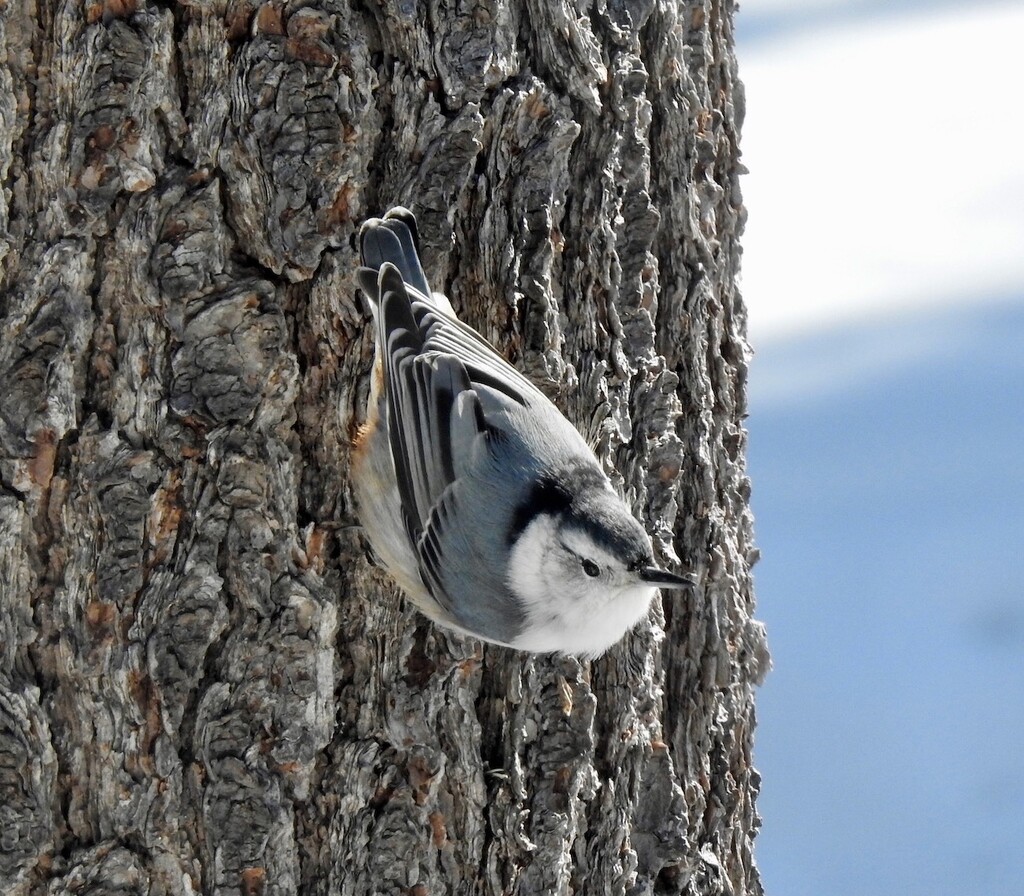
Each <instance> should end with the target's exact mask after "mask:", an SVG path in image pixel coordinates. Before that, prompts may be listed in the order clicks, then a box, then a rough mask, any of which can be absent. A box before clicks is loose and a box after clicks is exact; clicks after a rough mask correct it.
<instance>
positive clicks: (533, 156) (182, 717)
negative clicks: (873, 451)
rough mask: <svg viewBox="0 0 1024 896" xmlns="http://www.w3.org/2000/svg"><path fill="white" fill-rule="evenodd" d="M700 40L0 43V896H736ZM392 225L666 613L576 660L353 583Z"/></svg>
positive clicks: (735, 191)
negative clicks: (685, 586)
mask: <svg viewBox="0 0 1024 896" xmlns="http://www.w3.org/2000/svg"><path fill="white" fill-rule="evenodd" d="M733 13H734V10H733V5H732V4H731V3H730V2H728V0H721V2H719V0H703V2H701V0H691V2H679V3H675V2H670V0H595V2H583V0H554V2H551V0H479V2H476V3H472V4H470V3H457V2H451V0H429V2H427V3H420V4H417V3H413V2H411V0H310V2H268V3H262V4H260V3H259V2H258V0H177V2H176V0H54V2H52V3H50V2H46V3H37V2H33V0H7V2H5V3H3V4H0V29H2V31H0V45H2V50H0V53H2V56H0V122H2V127H0V178H2V187H3V190H2V193H0V247H2V248H0V252H2V254H3V270H2V278H3V279H2V306H0V315H2V320H3V331H2V334H0V383H2V388H0V455H2V456H0V891H2V892H3V893H4V894H10V896H20V894H28V893H33V894H42V893H47V894H51V896H59V894H71V893H74V894H101V893H103V894H108V893H144V894H152V896H156V894H192V893H211V894H212V893H216V894H222V893H223V894H229V893H230V894H237V893H243V894H286V893H303V894H338V893H341V894H368V893H382V894H383V893H387V894H391V893H395V894H398V893H403V894H442V893H458V894H471V893H473V894H499V893H518V894H549V893H550V894H558V893H578V894H606V893H607V894H615V893H651V892H657V893H687V894H701V896H705V894H719V893H722V894H724V893H730V894H740V893H759V892H760V889H761V888H760V883H759V879H758V875H757V871H756V868H755V866H754V863H753V860H752V854H751V844H752V839H753V837H754V834H755V831H756V829H757V824H758V818H757V815H756V812H755V808H754V797H755V795H756V793H757V789H758V777H757V773H756V772H755V770H754V768H753V767H752V764H751V739H752V729H753V724H754V709H753V702H752V687H753V685H754V684H755V683H756V682H757V681H758V680H759V678H760V676H761V675H762V674H763V672H764V670H765V668H766V664H767V653H766V649H765V645H764V638H763V632H762V630H761V627H760V626H759V624H758V623H757V622H755V621H753V620H752V618H751V616H752V609H753V597H752V591H751V582H750V575H749V570H750V565H751V562H752V559H753V556H754V551H753V548H752V542H751V519H750V514H749V510H748V501H747V499H748V492H749V486H748V481H747V478H746V475H745V472H744V446H745V433H744V430H743V427H742V419H743V415H744V402H745V399H744V384H745V377H746V371H747V366H746V359H747V354H748V351H747V346H746V343H745V337H744V311H743V306H742V304H741V301H740V298H739V296H738V294H737V291H736V286H735V277H736V273H737V268H738V263H739V255H740V250H739V246H738V241H737V240H738V235H739V233H740V230H741V228H742V223H743V210H742V207H741V202H740V193H739V188H738V185H737V178H738V174H739V172H740V165H739V163H738V155H739V153H738V146H737V141H738V129H739V125H740V121H741V118H742V111H743V103H742V92H741V88H740V85H739V82H738V80H737V74H736V66H735V61H734V58H733V53H732V17H733ZM396 202H401V203H404V204H407V205H410V206H412V207H413V208H414V209H415V210H416V212H417V213H418V216H419V219H420V224H421V230H422V235H423V239H424V243H425V253H424V254H425V258H426V261H427V263H428V265H429V270H428V273H429V275H430V276H431V277H432V279H433V281H434V282H435V284H437V285H439V286H443V287H445V288H446V289H447V291H448V292H449V293H450V295H451V296H452V299H453V302H454V304H455V306H456V308H458V309H459V310H460V313H461V314H462V315H463V316H464V317H465V318H466V319H467V320H468V321H469V322H470V323H472V324H473V325H474V326H476V327H477V328H478V329H480V330H481V331H482V332H483V333H484V334H485V335H486V336H487V337H488V338H489V339H491V340H492V341H493V342H494V343H495V344H496V345H498V346H499V347H500V348H502V349H503V350H505V351H506V352H507V355H508V357H509V358H510V359H511V360H513V362H514V363H516V364H518V365H519V366H520V367H521V368H522V369H524V370H525V371H527V372H528V374H529V376H531V377H532V378H533V379H534V380H535V381H536V382H537V383H538V384H539V385H541V386H542V387H543V388H544V389H546V390H547V391H548V393H549V394H551V395H552V396H553V397H554V398H555V399H556V401H557V402H559V403H560V405H561V406H562V407H563V408H564V409H565V410H566V412H567V414H568V415H569V417H570V418H571V419H572V420H573V421H574V422H576V423H577V424H578V425H579V426H580V428H581V430H582V431H583V432H584V433H585V434H588V435H589V436H590V437H591V438H592V439H593V440H594V441H595V443H596V444H597V445H598V446H599V453H600V455H601V456H602V457H603V458H604V459H606V461H607V464H608V467H609V469H613V470H615V471H617V473H616V475H617V476H618V481H619V483H620V484H621V487H622V488H623V490H624V492H625V494H627V496H628V497H629V499H630V500H631V501H632V503H633V505H634V507H635V509H636V511H637V513H638V514H639V515H640V518H641V519H642V520H644V521H645V523H646V524H647V526H648V528H649V530H650V531H651V532H652V533H653V536H654V540H655V545H656V550H657V554H658V556H659V558H660V559H661V560H663V561H674V560H675V559H676V558H678V559H679V560H681V561H682V562H683V564H684V565H685V566H686V567H689V568H692V569H693V570H695V571H697V573H698V574H699V576H700V580H701V584H700V587H699V588H698V589H697V592H696V593H695V594H694V595H693V596H692V598H685V599H678V598H677V599H676V600H675V602H671V603H670V602H668V601H667V600H666V602H665V603H664V605H662V604H660V603H657V602H656V606H654V607H653V608H652V612H651V614H650V621H649V622H648V623H645V624H643V625H641V626H640V628H639V629H638V630H637V631H636V632H635V633H633V634H632V635H630V636H629V637H627V638H626V640H625V642H624V643H623V644H622V645H620V646H619V647H617V648H615V649H614V650H612V651H611V653H609V654H608V655H607V656H605V657H603V658H601V659H600V660H599V661H596V662H594V663H589V664H587V663H583V664H581V663H579V662H577V661H576V660H574V659H571V658H537V657H531V656H527V655H523V654H519V653H516V652H513V651H509V650H501V649H495V648H491V647H487V648H483V647H482V646H481V645H480V644H479V643H476V642H474V641H472V640H469V639H464V638H460V637H455V636H451V635H448V634H445V633H444V632H441V631H439V630H438V629H436V628H434V627H432V626H431V625H430V624H429V623H427V622H425V621H424V620H423V619H422V618H421V617H419V616H417V615H416V614H415V613H414V612H413V611H412V610H411V609H410V608H409V607H407V606H405V605H404V604H403V602H402V601H401V599H400V596H399V595H398V594H397V593H396V592H395V591H394V589H393V588H392V587H390V586H389V584H388V582H387V580H386V578H385V577H384V576H383V575H382V574H380V573H379V572H378V571H376V570H375V569H374V568H373V567H372V565H371V564H370V563H368V562H367V559H366V557H365V553H364V545H363V543H362V540H361V536H360V533H359V530H358V529H357V528H356V527H355V526H354V523H355V522H356V516H355V509H354V508H353V506H352V501H351V492H350V489H349V483H348V477H347V461H348V453H349V445H350V440H351V438H352V436H353V434H354V432H355V430H356V428H357V426H358V425H359V423H360V421H361V419H362V415H363V412H364V403H365V399H366V392H367V371H368V367H369V362H370V359H371V354H372V333H371V328H370V326H369V320H368V316H367V313H366V311H365V309H364V308H363V307H362V306H361V304H360V303H358V302H357V301H355V300H354V298H353V276H352V275H353V271H354V268H355V264H356V260H355V257H354V248H353V247H354V231H355V228H356V227H357V226H358V223H359V221H360V220H361V219H362V218H363V217H365V216H366V215H368V214H373V213H379V212H382V211H383V210H384V209H385V208H386V207H387V206H389V205H390V204H393V203H396Z"/></svg>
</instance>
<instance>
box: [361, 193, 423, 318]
mask: <svg viewBox="0 0 1024 896" xmlns="http://www.w3.org/2000/svg"><path fill="white" fill-rule="evenodd" d="M419 242H420V241H419V232H418V230H417V228H416V218H415V216H414V215H413V213H412V212H411V211H409V209H407V208H402V206H400V205H398V206H395V207H394V208H393V209H391V210H390V211H388V212H387V213H386V214H385V215H384V217H383V218H370V219H369V220H368V221H366V222H365V223H364V224H363V226H362V227H360V228H359V253H360V256H361V258H362V262H363V266H362V267H361V268H359V270H358V272H357V277H358V278H359V285H360V286H361V287H362V289H363V291H364V292H365V293H366V294H367V295H368V296H369V297H370V300H371V301H372V302H373V304H374V305H376V304H377V303H378V302H379V301H380V286H379V277H380V270H381V268H382V267H383V266H384V265H385V264H393V265H394V266H395V267H396V268H398V272H399V273H400V274H401V275H402V280H403V281H404V282H405V284H406V286H410V287H412V288H413V289H415V290H417V291H418V292H420V293H422V294H423V295H424V296H426V297H427V298H431V297H432V296H431V292H430V284H429V283H428V282H427V275H426V274H424V273H423V266H422V265H421V264H420V256H419V251H418V250H419Z"/></svg>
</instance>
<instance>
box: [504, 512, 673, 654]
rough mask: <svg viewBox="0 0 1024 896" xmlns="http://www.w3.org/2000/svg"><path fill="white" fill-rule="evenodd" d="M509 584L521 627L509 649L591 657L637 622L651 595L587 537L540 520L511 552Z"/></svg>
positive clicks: (649, 589) (651, 590)
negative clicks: (522, 615)
mask: <svg viewBox="0 0 1024 896" xmlns="http://www.w3.org/2000/svg"><path fill="white" fill-rule="evenodd" d="M508 583H509V586H510V588H511V589H512V591H513V592H514V593H515V594H516V596H517V597H518V598H519V599H520V600H521V601H522V602H523V605H524V607H525V608H526V613H527V619H526V627H525V629H524V631H523V633H522V634H521V635H520V636H519V637H518V638H517V639H516V640H515V641H514V642H513V644H512V646H513V647H518V648H519V649H520V650H530V651H534V652H537V653H545V652H548V651H557V652H559V653H571V654H576V655H580V656H586V657H594V656H598V655H599V654H602V653H604V652H605V651H606V650H607V649H608V648H609V647H611V646H612V645H613V644H615V643H616V642H617V641H618V640H619V639H620V638H621V637H622V636H623V635H624V634H625V633H626V632H627V631H629V630H630V629H631V628H632V627H633V626H634V625H636V623H637V622H638V621H639V620H640V619H641V617H643V616H644V615H645V614H646V612H647V608H648V607H649V606H650V603H651V598H653V597H654V594H655V592H656V591H657V589H656V588H652V587H651V586H650V585H648V584H647V583H646V582H643V581H641V580H640V579H639V578H638V577H637V575H636V574H635V573H633V572H630V571H628V570H627V569H626V568H625V567H624V566H623V564H622V562H621V561H620V560H618V559H617V558H615V557H613V556H611V555H610V554H609V553H607V551H605V550H603V549H602V548H600V547H599V546H598V545H596V544H594V542H593V540H592V539H590V538H589V537H588V536H587V535H586V534H585V533H583V532H578V531H571V530H570V531H561V532H560V531H559V529H558V527H557V524H556V522H555V521H554V520H553V519H552V518H551V517H549V516H546V515H543V514H542V515H539V516H538V517H537V518H535V519H534V520H533V521H532V522H531V523H530V524H529V526H527V527H526V529H525V530H524V531H523V533H522V535H521V536H520V537H519V539H518V540H517V541H516V543H515V546H514V547H513V549H512V554H511V557H510V560H509V571H508Z"/></svg>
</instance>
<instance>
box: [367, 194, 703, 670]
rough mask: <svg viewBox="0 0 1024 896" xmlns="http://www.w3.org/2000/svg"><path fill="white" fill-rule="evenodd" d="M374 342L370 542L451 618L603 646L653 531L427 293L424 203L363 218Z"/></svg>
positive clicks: (530, 391) (537, 401) (643, 600)
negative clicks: (420, 209)
mask: <svg viewBox="0 0 1024 896" xmlns="http://www.w3.org/2000/svg"><path fill="white" fill-rule="evenodd" d="M359 241H360V251H361V255H362V263H363V267H361V268H360V269H359V274H358V277H359V285H360V286H361V287H362V288H363V290H364V291H365V292H366V293H367V295H368V296H369V299H370V302H371V305H372V306H373V314H374V318H375V321H376V325H377V348H376V358H375V363H374V373H373V378H372V382H371V387H370V400H369V408H368V411H367V422H366V424H365V425H364V427H363V428H362V430H361V431H360V433H359V436H358V438H357V440H356V445H355V451H354V453H353V467H352V474H353V475H352V481H353V484H354V487H355V493H356V500H357V502H358V505H359V517H360V522H361V523H362V525H363V528H364V529H365V531H366V533H367V535H368V536H369V540H370V543H371V545H372V546H373V549H374V551H375V553H376V554H377V555H378V556H379V557H380V559H381V560H382V561H383V563H384V565H385V566H386V567H387V569H388V572H389V573H390V574H391V576H392V577H393V578H394V579H395V581H396V582H397V583H398V584H399V585H400V586H401V587H402V589H403V590H404V591H405V592H406V594H407V595H408V596H409V597H410V598H411V599H412V600H413V602H414V603H415V604H416V606H417V607H418V608H419V609H420V610H421V611H422V612H423V613H424V614H426V615H427V616H428V617H429V618H430V619H432V620H434V621H435V622H437V623H438V624H440V625H442V626H445V627H446V628H450V629H454V630H455V631H458V632H462V633H465V634H469V635H473V636H475V637H477V638H482V639H483V640H485V641H491V642H493V643H495V644H503V645H506V646H509V647H515V648H518V649H520V650H528V651H534V652H538V653H543V652H549V651H557V652H560V653H569V654H577V655H581V656H597V655H598V654H601V653H603V652H604V651H605V650H607V649H608V648H609V647H611V645H612V644H614V643H615V642H616V641H618V640H619V639H620V638H621V637H622V636H623V635H624V634H625V633H626V632H627V631H628V630H629V629H631V628H632V627H633V626H634V625H635V624H636V623H637V621H638V620H639V619H640V617H641V616H643V615H644V613H645V612H646V611H647V608H648V606H649V605H650V601H651V598H652V597H653V596H654V594H655V591H656V589H657V588H658V587H663V588H664V587H667V588H680V587H687V586H689V585H691V584H692V583H691V581H690V579H688V578H684V577H682V576H677V575H674V574H672V573H670V572H666V571H665V570H662V569H659V568H657V567H656V566H654V565H653V558H652V551H651V541H650V539H649V538H648V536H647V533H646V532H645V531H644V529H643V527H642V526H641V525H640V524H639V523H638V522H637V521H636V520H635V519H634V518H633V516H632V515H631V514H630V512H629V510H628V509H627V508H626V506H625V504H624V503H623V502H622V500H621V499H620V498H619V497H618V495H616V493H615V491H614V490H613V488H612V485H611V482H610V481H609V480H608V477H607V476H606V475H605V473H604V471H603V470H602V469H601V467H600V465H599V464H598V461H597V458H596V457H595V456H594V453H593V451H591V449H590V448H589V446H588V445H587V443H586V442H585V441H584V439H583V437H582V436H581V435H580V434H579V433H578V432H577V431H576V429H575V428H574V427H573V426H572V424H571V423H569V421H568V420H566V418H565V417H563V416H562V414H561V413H560V412H559V411H558V409H557V408H556V407H555V406H554V405H553V404H552V403H551V402H550V401H549V400H548V399H547V398H546V397H545V396H544V395H543V394H542V393H541V392H540V391H539V390H538V389H537V388H536V387H535V386H534V385H533V384H532V383H530V382H529V380H527V379H526V378H525V377H524V376H523V375H522V374H521V373H519V371H517V370H516V369H515V368H514V367H512V366H511V365H510V364H509V363H507V362H506V361H505V360H504V359H503V358H501V357H500V356H499V355H498V354H497V352H495V351H494V349H493V348H491V346H490V345H489V344H488V343H487V342H486V341H485V340H484V338H483V337H482V336H480V334H479V333H477V332H476V331H475V330H473V329H471V328H470V327H468V326H467V325H466V324H464V323H462V322H461V321H460V320H458V318H457V317H456V316H455V313H454V311H453V310H452V307H451V304H450V303H449V301H448V299H447V298H445V297H444V296H443V295H441V294H440V293H432V292H431V290H430V286H429V284H428V283H427V278H426V275H425V274H424V273H423V268H422V267H421V265H420V260H419V255H418V252H417V250H418V236H417V230H416V219H415V218H414V217H413V215H412V213H411V212H410V211H408V210H407V209H404V208H394V209H392V210H391V211H389V212H388V213H387V214H386V215H385V216H384V218H383V219H381V218H372V219H370V220H368V221H367V222H366V223H365V224H363V226H362V228H361V230H360V232H359Z"/></svg>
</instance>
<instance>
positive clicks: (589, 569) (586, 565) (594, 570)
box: [583, 557, 601, 579]
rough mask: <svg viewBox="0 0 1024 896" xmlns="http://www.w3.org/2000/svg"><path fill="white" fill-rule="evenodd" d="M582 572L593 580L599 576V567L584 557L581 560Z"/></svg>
mask: <svg viewBox="0 0 1024 896" xmlns="http://www.w3.org/2000/svg"><path fill="white" fill-rule="evenodd" d="M583 571H584V572H585V573H586V574H587V575H588V576H590V578H592V579H594V578H596V577H597V576H599V575H600V574H601V567H600V566H598V565H597V564H596V563H595V562H594V561H593V560H590V559H588V558H586V557H584V558H583Z"/></svg>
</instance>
